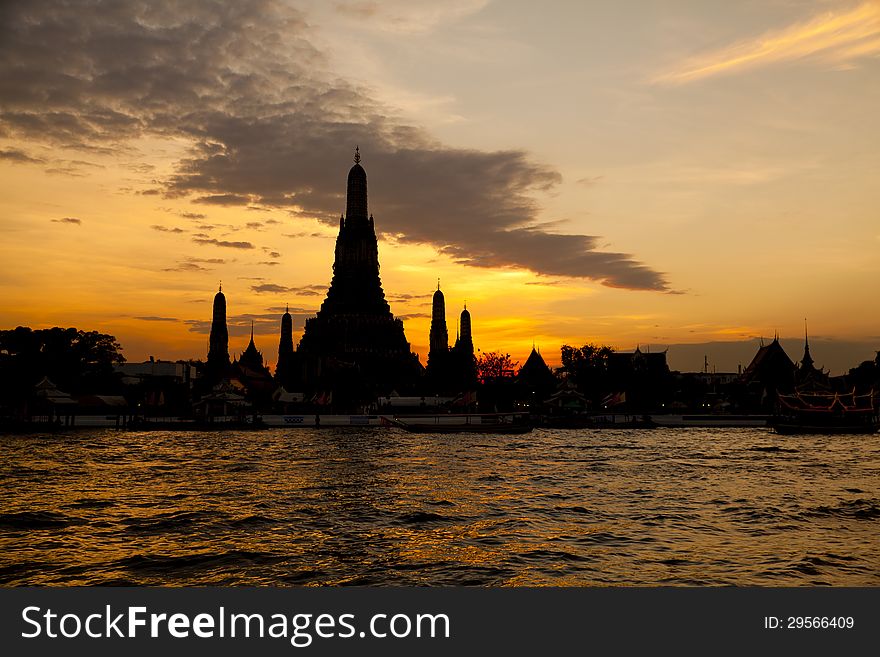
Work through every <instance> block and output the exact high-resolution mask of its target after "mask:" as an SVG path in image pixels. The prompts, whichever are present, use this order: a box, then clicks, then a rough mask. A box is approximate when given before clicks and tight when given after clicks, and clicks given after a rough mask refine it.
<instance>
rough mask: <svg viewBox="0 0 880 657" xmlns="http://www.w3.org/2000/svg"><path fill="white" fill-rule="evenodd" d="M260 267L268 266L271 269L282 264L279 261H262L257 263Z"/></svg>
mask: <svg viewBox="0 0 880 657" xmlns="http://www.w3.org/2000/svg"><path fill="white" fill-rule="evenodd" d="M257 264H258V265H267V266H269V267H274V266H276V265H280V264H281V263H280V262H278V261H277V260H261V261H260V262H258V263H257Z"/></svg>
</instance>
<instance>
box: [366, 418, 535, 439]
mask: <svg viewBox="0 0 880 657" xmlns="http://www.w3.org/2000/svg"><path fill="white" fill-rule="evenodd" d="M383 418H384V419H385V420H386V421H387V423H388V425H389V426H395V427H400V428H401V429H404V430H406V431H410V432H412V433H504V434H522V433H528V432H529V431H531V430H532V425H531V424H529V423H528V422H527V417H525V416H524V415H517V414H513V413H507V414H505V413H491V414H461V415H453V414H449V415H407V416H403V417H401V416H397V415H395V416H390V417H389V416H383Z"/></svg>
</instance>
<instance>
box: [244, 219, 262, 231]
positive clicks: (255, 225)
mask: <svg viewBox="0 0 880 657" xmlns="http://www.w3.org/2000/svg"><path fill="white" fill-rule="evenodd" d="M245 226H246V227H247V228H251V229H253V230H260V229H261V228H263V222H262V221H249V222H247V223H246V224H245Z"/></svg>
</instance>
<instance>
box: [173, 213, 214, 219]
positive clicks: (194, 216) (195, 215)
mask: <svg viewBox="0 0 880 657" xmlns="http://www.w3.org/2000/svg"><path fill="white" fill-rule="evenodd" d="M178 214H180V216H181V217H183V218H184V219H192V220H194V221H197V220H200V219H206V218H207V216H208V215H205V214H202V213H201V212H180V213H178Z"/></svg>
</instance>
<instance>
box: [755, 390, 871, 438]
mask: <svg viewBox="0 0 880 657" xmlns="http://www.w3.org/2000/svg"><path fill="white" fill-rule="evenodd" d="M777 402H778V403H777V413H776V415H774V416H773V417H772V418H771V420H770V426H771V427H773V429H774V430H775V431H776V433H783V434H809V433H813V434H816V433H820V434H829V433H830V434H872V433H876V432H877V429H878V428H880V422H878V417H877V406H876V399H875V394H874V392H873V390H872V391H871V392H869V393H866V394H863V395H857V394H856V393H855V391H852V392H849V393H801V392H796V393H795V394H793V395H783V394H780V395H777Z"/></svg>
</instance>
